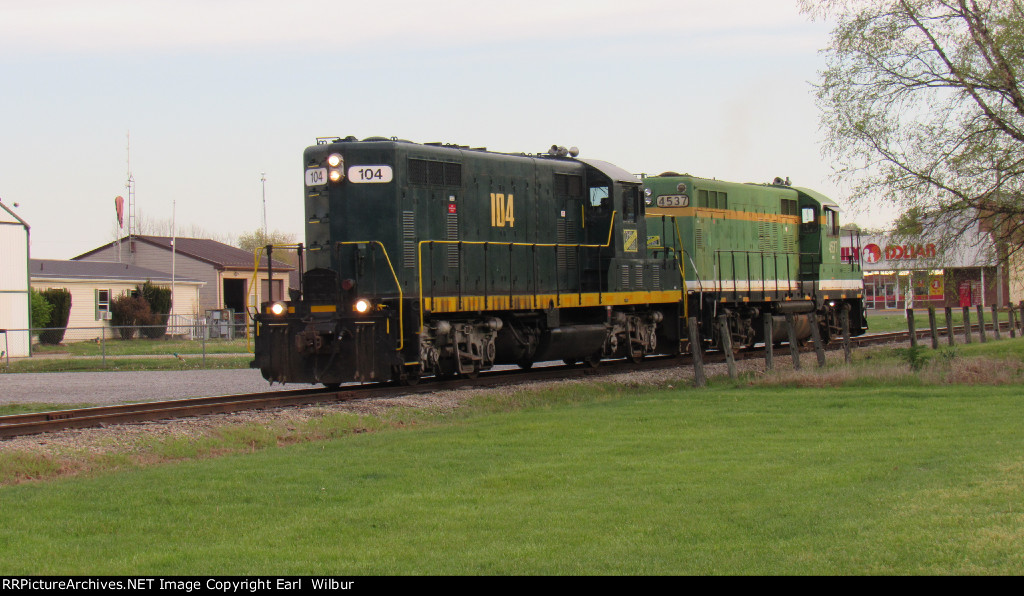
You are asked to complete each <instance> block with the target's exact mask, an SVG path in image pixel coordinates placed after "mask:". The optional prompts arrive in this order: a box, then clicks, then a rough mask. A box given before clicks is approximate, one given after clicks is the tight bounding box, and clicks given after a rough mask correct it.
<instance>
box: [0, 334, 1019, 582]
mask: <svg viewBox="0 0 1024 596" xmlns="http://www.w3.org/2000/svg"><path fill="white" fill-rule="evenodd" d="M1022 351H1024V340H1014V341H1009V340H1004V341H1003V342H998V343H996V342H989V343H988V344H986V345H985V346H979V345H977V344H975V345H974V346H970V347H967V346H964V347H962V348H957V349H956V350H943V351H941V352H934V353H933V352H931V351H930V350H928V351H916V352H913V353H911V351H908V350H903V351H899V350H893V349H891V348H888V349H881V350H872V351H867V350H861V351H859V352H858V353H859V356H858V362H857V364H856V365H855V366H854V367H852V368H842V369H839V368H837V369H828V370H826V371H825V373H824V374H818V373H816V372H805V373H803V374H801V375H798V376H792V375H784V374H781V373H780V374H778V375H757V376H753V377H746V378H744V379H742V380H741V381H740V382H736V383H734V382H729V381H728V380H726V379H715V380H713V382H712V383H711V386H710V388H708V389H706V390H694V389H691V388H689V387H685V386H679V384H678V383H675V384H672V385H671V386H670V385H669V384H666V385H662V386H654V387H648V386H640V387H637V386H619V385H602V384H587V385H568V386H566V387H564V388H561V389H556V390H548V391H544V392H538V391H523V392H519V393H515V394H511V395H508V394H490V395H487V396H483V397H479V398H475V399H474V401H473V402H472V403H470V404H468V405H466V406H464V407H462V408H460V409H458V410H456V411H454V412H429V411H427V412H425V411H422V410H401V409H394V410H392V411H391V412H389V413H388V414H386V415H384V416H382V417H356V416H354V415H335V416H328V417H327V418H324V419H321V420H316V421H313V422H311V423H309V425H308V426H305V427H299V428H293V427H289V428H284V427H280V428H275V427H273V426H261V427H242V428H231V429H222V430H221V431H219V432H216V433H214V434H212V435H210V436H209V437H206V438H204V439H200V440H196V441H180V440H179V441H173V440H172V441H160V440H156V439H154V440H152V441H147V442H144V443H141V444H140V445H139V446H138V448H137V449H136V450H135V451H134V452H132V453H129V454H122V455H114V456H108V457H107V459H105V460H103V458H98V459H96V460H95V461H93V466H92V467H90V466H89V465H84V470H85V471H84V472H82V473H81V474H80V475H79V476H77V477H63V478H59V479H56V480H49V481H45V482H38V481H37V482H29V483H20V484H14V485H7V486H4V487H0V524H2V526H3V527H4V532H3V533H2V534H0V548H2V550H3V552H4V553H5V555H4V557H3V558H2V559H0V574H3V575H9V574H16V575H17V574H118V575H121V574H168V575H176V574H321V573H330V574H343V575H345V574H385V575H398V574H488V575H500V574H900V575H902V574H1009V575H1017V574H1020V573H1022V572H1024V548H1022V546H1024V491H1021V490H1020V486H1021V485H1022V484H1024V433H1022V432H1021V430H1020V411H1021V405H1022V399H1024V398H1022V391H1021V388H1022V387H1024V383H1022V376H1021V368H1022V364H1021V361H1022V358H1021V353H1022ZM908 363H917V364H916V366H917V368H918V369H919V372H918V373H915V374H912V373H911V372H909V371H910V369H909V367H908ZM992 366H996V367H998V368H999V369H1000V371H999V374H990V373H989V371H990V370H991V367H992ZM850 371H852V373H851V372H850ZM979 381H981V382H992V383H1000V384H993V385H987V386H984V387H981V386H967V385H962V384H956V383H960V382H970V383H976V382H979ZM225 452H232V453H233V454H232V455H227V456H219V457H215V456H218V455H219V454H221V453H225ZM66 457H67V458H69V459H66V460H65V459H61V458H59V457H56V456H54V457H52V458H48V459H47V458H42V459H40V458H38V457H37V458H32V457H28V456H19V457H17V458H16V457H12V456H11V455H10V454H0V474H6V476H0V478H4V477H5V478H7V480H6V481H7V482H9V481H10V480H11V478H12V476H11V474H12V473H13V472H12V471H13V470H15V469H16V468H18V466H21V468H20V469H21V470H23V471H24V470H29V469H33V468H32V466H45V464H46V463H47V462H48V463H49V464H52V465H53V466H54V469H51V470H49V471H47V470H45V469H43V468H42V467H39V468H36V469H35V470H36V471H35V473H36V474H38V475H40V476H47V475H48V474H49V475H51V476H52V475H57V476H60V475H61V471H60V469H59V468H60V467H61V466H69V465H71V466H73V465H75V464H74V462H75V461H78V462H79V464H81V462H82V461H86V460H88V459H89V458H88V457H87V456H85V455H78V456H75V455H74V454H71V455H67V456H66ZM76 457H77V458H78V459H77V460H76V459H75V458H76ZM19 458H20V459H19ZM101 460H102V461H101ZM69 462H70V463H69Z"/></svg>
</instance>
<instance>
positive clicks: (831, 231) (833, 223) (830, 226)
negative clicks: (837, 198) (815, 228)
mask: <svg viewBox="0 0 1024 596" xmlns="http://www.w3.org/2000/svg"><path fill="white" fill-rule="evenodd" d="M825 229H826V232H827V233H828V235H829V236H838V235H839V214H838V213H836V212H835V211H833V210H831V209H828V208H826V209H825Z"/></svg>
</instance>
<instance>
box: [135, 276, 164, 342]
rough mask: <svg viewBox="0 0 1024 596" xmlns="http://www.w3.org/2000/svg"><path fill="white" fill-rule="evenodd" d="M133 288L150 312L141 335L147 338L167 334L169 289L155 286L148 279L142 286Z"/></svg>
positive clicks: (155, 337) (157, 337)
mask: <svg viewBox="0 0 1024 596" xmlns="http://www.w3.org/2000/svg"><path fill="white" fill-rule="evenodd" d="M135 289H136V290H138V292H139V296H141V297H142V299H143V300H145V301H146V302H147V303H148V304H149V310H150V313H151V319H150V321H149V323H147V324H146V325H147V326H146V327H143V328H142V335H144V336H146V337H148V338H149V339H160V338H161V337H163V336H164V335H166V334H167V319H168V317H169V316H170V314H171V289H170V288H163V287H160V286H156V285H154V284H153V282H152V281H150V280H148V279H147V280H146V283H144V284H142V286H135ZM140 324H141V323H140Z"/></svg>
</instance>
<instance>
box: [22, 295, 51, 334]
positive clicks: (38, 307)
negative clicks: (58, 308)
mask: <svg viewBox="0 0 1024 596" xmlns="http://www.w3.org/2000/svg"><path fill="white" fill-rule="evenodd" d="M51 313H53V305H52V304H50V303H49V302H48V301H47V300H46V298H45V297H43V294H42V293H41V292H40V291H39V290H32V312H31V315H30V316H31V317H32V318H31V319H29V323H28V326H29V327H30V328H32V329H38V328H40V327H46V326H47V325H48V324H49V323H50V314H51Z"/></svg>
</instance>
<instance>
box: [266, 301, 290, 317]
mask: <svg viewBox="0 0 1024 596" xmlns="http://www.w3.org/2000/svg"><path fill="white" fill-rule="evenodd" d="M285 310H286V309H285V306H284V302H275V303H273V304H271V305H270V314H272V315H274V316H275V317H279V316H281V315H283V314H284V311H285Z"/></svg>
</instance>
